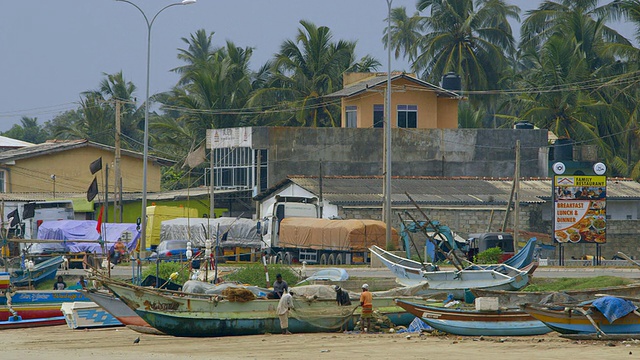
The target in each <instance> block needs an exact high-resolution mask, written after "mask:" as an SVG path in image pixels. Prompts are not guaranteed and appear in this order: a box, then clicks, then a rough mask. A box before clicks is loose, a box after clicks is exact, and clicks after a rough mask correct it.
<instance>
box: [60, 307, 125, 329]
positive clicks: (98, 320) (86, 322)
mask: <svg viewBox="0 0 640 360" xmlns="http://www.w3.org/2000/svg"><path fill="white" fill-rule="evenodd" d="M60 310H61V311H62V314H63V315H64V319H65V321H66V322H67V325H68V326H69V328H71V329H85V328H94V327H109V326H123V324H122V323H121V322H120V321H119V320H118V319H116V318H115V317H114V316H113V315H111V314H110V313H108V312H107V311H106V310H104V309H103V308H101V307H100V306H99V305H98V304H96V303H94V302H92V301H84V302H69V303H63V304H62V307H61V308H60Z"/></svg>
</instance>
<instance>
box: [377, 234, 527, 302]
mask: <svg viewBox="0 0 640 360" xmlns="http://www.w3.org/2000/svg"><path fill="white" fill-rule="evenodd" d="M369 250H370V251H371V252H372V253H373V254H374V255H376V256H377V257H378V258H379V259H380V261H381V262H382V263H383V264H384V265H385V266H387V268H388V269H389V270H391V272H393V273H394V275H395V276H396V281H397V282H398V283H399V284H401V285H403V286H416V285H419V284H422V283H425V282H427V283H428V285H429V286H428V288H425V290H424V291H423V292H422V293H420V294H419V295H429V294H433V293H441V292H448V293H450V294H453V296H454V297H455V298H456V299H464V297H465V290H466V289H471V288H481V289H492V290H520V289H522V288H523V287H525V286H527V284H528V283H529V275H530V273H529V271H530V269H529V268H525V269H516V268H513V267H511V266H509V265H506V264H497V265H486V266H484V265H483V266H480V265H474V266H471V267H467V268H465V269H462V270H456V271H453V270H451V271H449V270H447V271H440V270H432V269H430V268H427V269H426V270H425V268H424V267H423V265H422V264H420V263H418V262H417V261H413V260H409V259H405V258H401V257H399V256H396V255H394V254H392V253H390V252H388V251H385V250H383V249H381V248H379V247H377V246H375V245H374V246H372V247H371V248H370V249H369ZM529 265H531V264H529Z"/></svg>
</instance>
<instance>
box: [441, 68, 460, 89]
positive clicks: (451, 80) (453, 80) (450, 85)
mask: <svg viewBox="0 0 640 360" xmlns="http://www.w3.org/2000/svg"><path fill="white" fill-rule="evenodd" d="M440 87H442V88H443V89H445V90H449V91H453V92H460V91H461V90H462V80H461V79H460V75H457V74H456V73H454V72H448V73H446V74H444V75H443V76H442V82H441V83H440Z"/></svg>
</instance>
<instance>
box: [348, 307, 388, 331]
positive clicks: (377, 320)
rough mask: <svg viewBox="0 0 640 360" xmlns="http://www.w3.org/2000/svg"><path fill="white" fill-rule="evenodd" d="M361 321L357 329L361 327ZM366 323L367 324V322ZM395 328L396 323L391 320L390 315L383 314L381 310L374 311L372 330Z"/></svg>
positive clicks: (357, 324)
mask: <svg viewBox="0 0 640 360" xmlns="http://www.w3.org/2000/svg"><path fill="white" fill-rule="evenodd" d="M360 321H362V320H361V319H360V320H358V322H357V323H356V326H355V329H360ZM365 325H366V324H365ZM393 328H395V324H394V323H392V322H391V320H389V317H387V316H386V315H383V314H381V313H380V312H379V311H377V310H374V311H373V317H372V318H371V329H369V331H370V332H381V331H382V332H388V331H389V329H393Z"/></svg>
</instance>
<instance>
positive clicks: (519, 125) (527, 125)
mask: <svg viewBox="0 0 640 360" xmlns="http://www.w3.org/2000/svg"><path fill="white" fill-rule="evenodd" d="M514 129H528V130H530V129H533V124H532V123H530V122H528V121H520V122H517V123H516V124H515V125H514Z"/></svg>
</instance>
